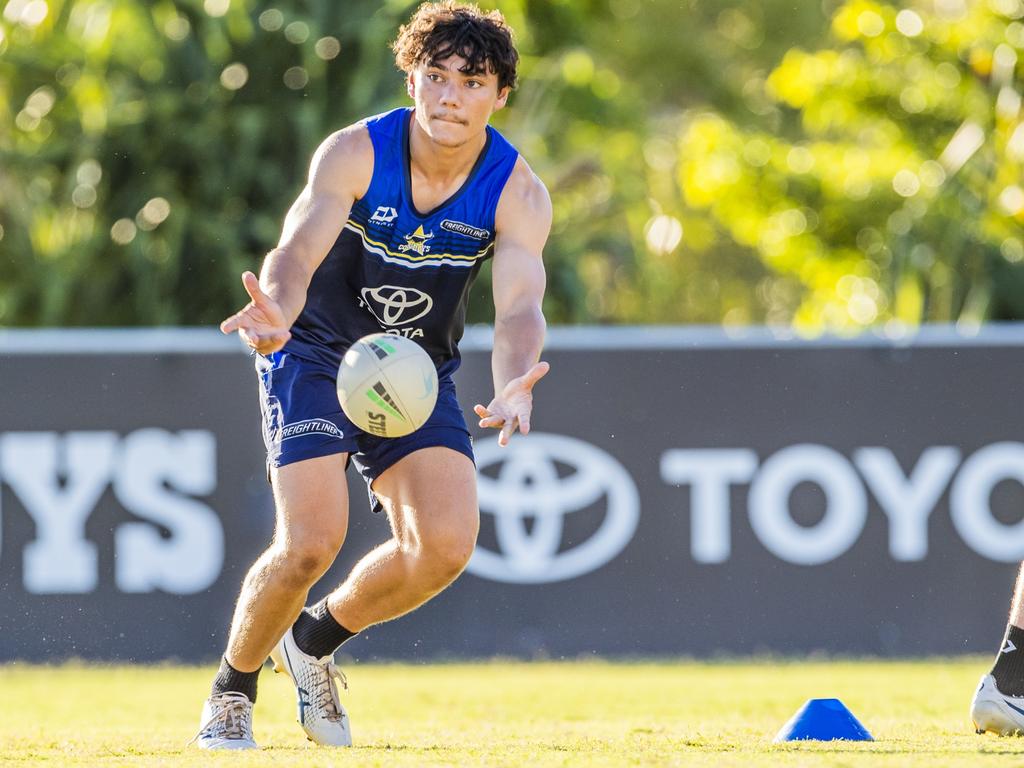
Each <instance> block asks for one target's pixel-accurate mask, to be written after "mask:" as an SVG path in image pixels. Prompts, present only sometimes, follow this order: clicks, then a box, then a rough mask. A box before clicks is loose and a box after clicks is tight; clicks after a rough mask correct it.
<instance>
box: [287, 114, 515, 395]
mask: <svg viewBox="0 0 1024 768" xmlns="http://www.w3.org/2000/svg"><path fill="white" fill-rule="evenodd" d="M411 119H412V110H411V109H396V110H393V111H391V112H386V113H384V114H382V115H377V116H376V117H372V118H369V119H368V120H367V121H366V123H365V125H366V127H367V128H368V130H369V132H370V139H371V140H372V141H373V179H372V180H371V182H370V186H369V189H367V191H366V194H365V195H364V196H363V198H362V199H360V200H358V201H356V203H355V204H354V205H353V206H352V212H351V214H350V215H349V219H348V221H347V222H346V223H345V227H344V229H343V230H342V231H341V234H340V235H339V236H338V239H337V241H336V242H335V243H334V246H333V247H332V248H331V250H330V252H329V253H328V254H327V258H325V259H324V261H323V263H322V264H321V265H320V267H319V268H318V269H317V271H316V272H315V273H314V275H313V279H312V281H311V282H310V286H309V291H308V294H307V297H306V305H305V307H304V308H303V310H302V314H301V315H299V318H298V320H297V321H296V322H295V325H294V326H292V329H291V330H292V338H291V339H290V340H289V341H288V344H287V345H286V346H285V350H284V351H285V352H290V353H293V354H295V355H296V356H298V357H300V358H304V359H308V360H312V361H314V362H322V363H325V364H329V365H331V366H334V367H336V366H337V365H338V364H339V363H340V362H341V356H342V355H343V354H344V353H345V350H347V349H348V348H349V346H351V345H352V343H353V342H355V341H356V340H357V339H359V338H360V337H362V336H365V335H366V334H368V333H377V332H380V331H388V332H391V333H398V334H401V335H403V336H408V337H409V338H412V339H413V340H415V341H416V342H418V343H419V344H420V345H421V346H423V347H424V348H425V349H426V350H427V352H428V353H429V355H430V357H431V358H432V359H433V361H434V365H436V366H437V368H438V373H439V374H440V375H442V376H444V375H448V374H450V373H452V372H453V371H454V370H455V369H456V368H458V367H459V362H460V357H459V349H458V342H459V340H460V339H461V338H462V332H463V327H464V324H465V320H466V303H467V300H468V297H469V286H470V285H471V284H472V282H473V280H474V278H476V275H477V273H478V272H479V271H480V266H481V264H482V263H483V261H484V260H485V259H487V258H489V257H490V256H491V255H492V253H493V249H494V214H495V210H496V209H497V206H498V199H499V197H500V196H501V192H502V190H503V189H504V188H505V182H506V181H508V178H509V175H510V174H511V173H512V169H513V167H514V166H515V163H516V159H517V158H518V156H519V155H518V152H517V151H516V149H515V148H514V147H513V146H512V145H511V144H509V143H508V141H506V140H505V139H504V138H503V137H502V136H501V134H499V133H498V132H497V131H496V130H494V129H493V128H491V127H490V126H487V142H486V144H485V145H484V148H483V151H481V153H480V156H479V158H477V161H476V164H475V165H474V166H473V169H472V170H471V171H470V172H469V175H468V176H467V177H466V181H465V183H463V185H462V186H461V187H460V188H459V189H458V191H456V192H455V193H454V194H453V195H452V196H451V197H450V198H448V199H447V200H446V201H444V202H443V203H441V205H439V206H437V207H436V208H435V209H434V210H432V211H429V212H425V213H421V212H419V211H417V210H416V209H415V207H414V206H413V202H412V185H411V181H410V173H409V128H410V125H409V124H410V120H411Z"/></svg>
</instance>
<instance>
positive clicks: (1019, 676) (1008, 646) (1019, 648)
mask: <svg viewBox="0 0 1024 768" xmlns="http://www.w3.org/2000/svg"><path fill="white" fill-rule="evenodd" d="M992 677H994V678H995V679H996V688H998V689H999V692H1000V693H1003V694H1006V695H1007V696H1024V629H1021V628H1020V627H1015V626H1013V624H1010V625H1008V626H1007V627H1006V634H1005V635H1004V636H1003V646H1002V648H1000V649H999V655H998V656H996V663H995V666H993V667H992Z"/></svg>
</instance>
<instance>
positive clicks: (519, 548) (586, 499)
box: [467, 432, 640, 584]
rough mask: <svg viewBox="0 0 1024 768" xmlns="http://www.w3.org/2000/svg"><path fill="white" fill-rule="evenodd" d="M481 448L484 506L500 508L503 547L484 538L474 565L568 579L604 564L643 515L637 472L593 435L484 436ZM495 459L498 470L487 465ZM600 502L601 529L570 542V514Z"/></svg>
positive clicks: (514, 575) (479, 572)
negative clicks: (503, 443)
mask: <svg viewBox="0 0 1024 768" xmlns="http://www.w3.org/2000/svg"><path fill="white" fill-rule="evenodd" d="M475 453H476V462H477V468H478V470H479V472H478V477H477V483H478V488H479V496H480V511H481V512H483V513H486V514H490V515H493V516H494V529H495V542H496V544H497V549H498V551H491V550H489V549H486V548H484V547H483V546H481V545H479V544H478V545H477V548H476V550H475V552H474V553H473V557H472V559H471V560H470V561H469V565H468V567H467V570H469V572H470V573H472V574H474V575H476V576H481V577H483V578H487V579H492V580H494V581H504V582H511V583H516V584H538V583H542V582H552V581H563V580H565V579H572V578H575V577H577V576H582V575H583V574H585V573H589V572H590V571H594V570H597V569H598V568H600V567H601V566H602V565H604V564H605V563H607V562H609V561H610V560H612V559H613V558H614V557H615V556H616V555H618V554H619V553H620V552H621V551H622V550H623V549H624V548H625V547H626V545H627V544H628V543H629V542H630V540H631V539H632V538H633V534H634V532H635V531H636V527H637V524H638V522H639V520H640V496H639V494H638V492H637V489H636V485H635V484H634V483H633V478H632V477H630V475H629V473H628V472H627V471H626V470H625V468H624V467H623V466H622V465H621V464H619V462H618V461H617V460H616V459H614V458H612V457H611V456H610V455H608V454H607V453H605V452H604V451H602V450H600V449H599V448H597V447H595V446H593V445H591V444H590V443H586V442H584V441H582V440H577V439H576V438H572V437H566V436H564V435H553V434H543V433H538V432H531V433H530V434H529V435H526V436H520V437H516V439H515V440H513V441H511V442H510V443H509V445H508V446H507V447H506V448H500V447H499V446H498V444H497V442H496V441H493V442H486V443H477V445H476V446H475ZM495 465H498V467H497V474H496V476H494V477H492V476H490V473H487V472H485V470H488V469H489V468H491V467H494V466H495ZM559 467H561V468H562V472H560V471H559ZM565 470H569V472H568V474H565ZM595 505H596V506H597V508H598V509H600V510H602V511H603V519H602V520H601V522H600V525H599V526H598V528H597V530H596V531H594V533H593V535H591V536H590V537H589V538H588V539H586V540H585V541H583V542H581V543H578V544H575V545H574V546H570V547H568V548H564V547H563V538H564V537H563V529H564V525H565V522H566V517H567V516H568V515H575V514H580V515H583V514H586V515H594V514H600V512H596V513H595V511H594V508H595ZM528 521H529V522H530V523H531V524H530V525H528V524H527V523H528Z"/></svg>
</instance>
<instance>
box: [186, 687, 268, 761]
mask: <svg viewBox="0 0 1024 768" xmlns="http://www.w3.org/2000/svg"><path fill="white" fill-rule="evenodd" d="M193 742H195V743H196V744H197V746H198V747H199V748H200V749H258V747H257V746H256V742H255V741H253V738H252V702H251V701H249V698H248V697H247V696H246V695H245V694H244V693H234V692H231V691H229V692H227V693H217V694H214V695H213V696H211V697H210V698H208V699H207V700H206V702H205V703H204V704H203V714H202V715H201V716H200V719H199V733H197V734H196V735H195V736H193V737H192V741H190V742H189V744H192V743H193Z"/></svg>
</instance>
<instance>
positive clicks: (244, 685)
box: [210, 658, 260, 704]
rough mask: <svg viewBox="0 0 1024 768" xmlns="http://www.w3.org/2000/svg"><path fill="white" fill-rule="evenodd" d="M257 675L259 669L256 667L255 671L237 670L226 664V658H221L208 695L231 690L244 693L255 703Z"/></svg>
mask: <svg viewBox="0 0 1024 768" xmlns="http://www.w3.org/2000/svg"><path fill="white" fill-rule="evenodd" d="M259 676H260V671H259V670H258V669H257V670H256V671H255V672H239V671H238V670H237V669H235V668H234V667H232V666H231V665H230V664H228V660H227V659H225V658H221V660H220V669H219V670H217V676H216V677H215V678H213V687H212V688H211V689H210V695H212V696H216V695H217V694H218V693H227V692H228V691H232V692H234V693H241V694H244V695H245V697H246V698H247V699H249V701H251V702H252V703H253V704H255V703H256V681H257V680H258V679H259Z"/></svg>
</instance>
